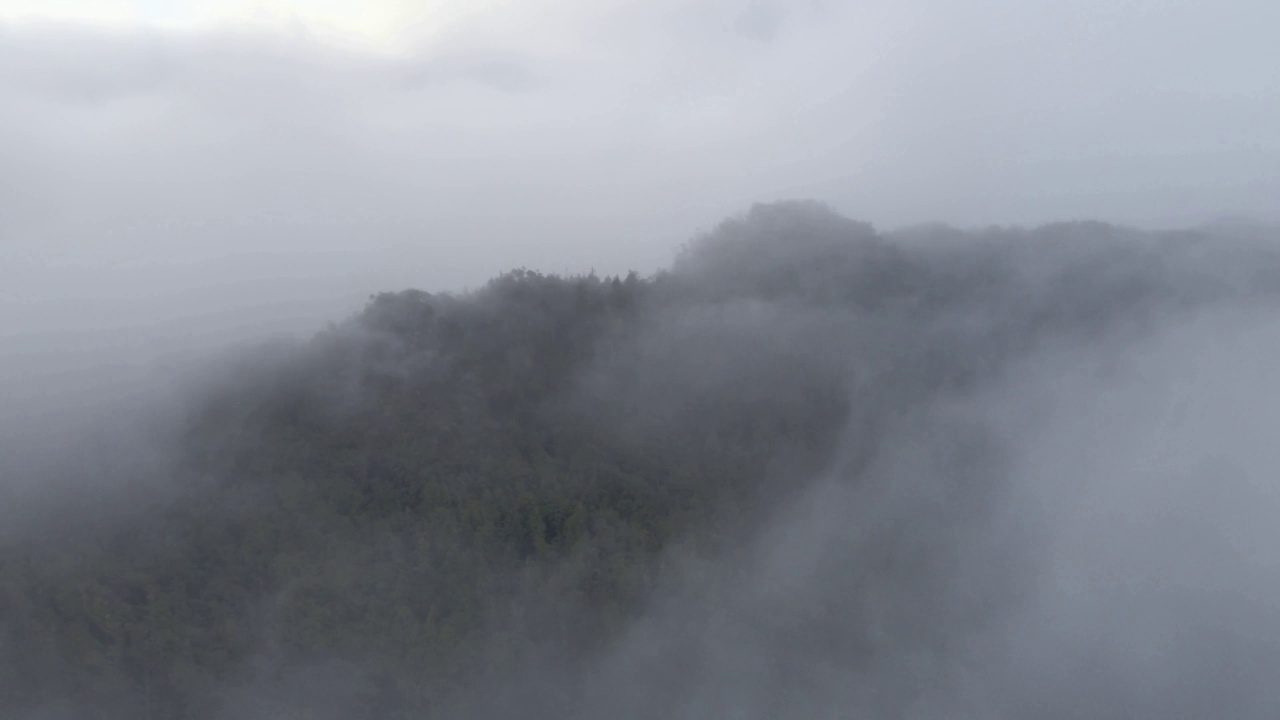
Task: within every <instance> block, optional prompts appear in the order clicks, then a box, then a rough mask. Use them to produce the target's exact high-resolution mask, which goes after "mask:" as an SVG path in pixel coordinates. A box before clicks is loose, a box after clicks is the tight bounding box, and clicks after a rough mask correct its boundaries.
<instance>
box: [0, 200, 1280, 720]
mask: <svg viewBox="0 0 1280 720" xmlns="http://www.w3.org/2000/svg"><path fill="white" fill-rule="evenodd" d="M1277 240H1280V238H1277V237H1276V235H1275V233H1274V231H1272V230H1271V229H1269V228H1266V227H1263V226H1249V225H1244V224H1239V223H1235V224H1219V225H1217V226H1214V227H1211V228H1200V229H1193V230H1186V231H1178V232H1167V233H1153V232H1140V231H1136V230H1129V229H1124V228H1118V227H1115V226H1110V225H1106V224H1101V223H1068V224H1058V225H1050V226H1044V227H1040V228H1035V229H1017V228H1005V229H990V230H984V231H961V230H956V229H951V228H945V227H921V228H914V229H911V230H902V231H898V232H890V233H882V232H878V231H876V230H875V228H873V227H872V226H870V225H868V224H865V223H862V222H856V221H853V220H850V219H848V218H845V217H842V216H840V215H838V214H835V213H833V212H831V211H830V210H828V209H826V208H825V207H823V206H821V205H817V204H811V203H798V202H790V203H776V204H771V205H759V206H755V207H753V208H752V209H751V210H750V211H748V212H746V213H744V214H742V215H740V216H736V217H734V218H730V219H729V220H727V221H726V222H724V223H723V224H722V225H720V226H718V227H717V228H715V229H714V230H713V231H711V232H709V233H707V234H706V235H705V236H703V237H700V238H697V239H695V240H694V241H692V242H691V243H690V244H689V245H688V246H687V247H686V248H685V249H684V250H683V251H682V252H681V253H679V254H678V256H677V258H676V260H675V261H674V262H673V263H672V265H671V267H670V268H669V269H668V270H666V271H663V272H661V273H658V274H656V275H654V276H652V277H649V278H641V277H639V276H636V275H632V276H629V277H625V278H600V277H595V276H583V277H570V278H561V277H555V276H545V275H540V274H538V273H533V272H527V271H521V272H514V273H511V274H508V275H504V276H502V277H499V278H497V279H495V280H494V281H493V282H491V283H489V284H488V285H485V286H484V287H482V288H480V289H478V290H476V291H474V292H469V293H462V294H457V295H449V294H443V293H440V294H433V293H428V292H423V291H406V292H402V293H388V294H384V295H380V296H378V297H377V298H375V299H374V300H372V301H371V302H370V303H369V305H368V307H366V309H365V310H364V311H363V312H362V313H360V314H359V315H357V316H355V317H353V318H351V319H349V320H347V321H344V322H342V323H339V324H336V325H334V326H332V327H331V328H329V329H328V330H325V331H324V332H321V333H319V334H317V335H316V336H315V337H314V338H312V339H311V340H309V341H287V342H281V343H278V344H275V345H273V346H271V347H269V348H261V349H256V350H251V351H247V352H241V353H237V354H233V355H232V356H230V357H222V358H221V359H219V360H218V361H217V362H212V363H205V364H203V365H200V366H199V368H198V369H196V367H195V366H193V367H192V368H189V369H188V370H187V371H186V372H185V374H183V375H175V376H172V379H171V381H170V384H169V385H167V386H166V387H167V388H168V389H166V390H165V391H164V392H163V393H159V394H158V399H157V400H156V401H155V402H151V401H148V402H146V403H141V404H142V405H145V406H146V407H145V408H144V409H145V410H146V412H142V411H137V412H130V413H119V414H118V415H113V416H111V417H89V418H84V419H83V420H82V423H81V425H82V426H84V427H88V428H90V429H92V430H93V431H94V432H98V433H99V435H100V436H102V437H104V438H106V439H104V440H103V441H102V442H100V443H99V444H98V445H97V446H89V445H85V444H83V443H81V442H79V440H80V439H81V438H83V437H84V436H83V435H75V434H65V435H60V436H57V437H58V439H59V440H61V441H65V442H67V443H70V444H68V445H66V447H68V448H72V451H69V452H66V453H62V454H59V453H56V452H53V453H46V455H44V456H42V457H46V458H47V457H56V458H59V459H60V461H61V463H62V464H61V465H57V466H56V467H58V468H63V469H64V471H65V473H71V475H70V476H71V477H74V478H78V480H77V482H81V483H82V485H80V486H75V485H67V484H66V483H65V482H63V484H61V485H59V484H58V482H48V481H47V480H48V478H49V477H52V478H54V479H55V480H56V478H57V477H59V476H57V475H46V474H44V473H46V472H47V471H48V469H49V468H50V467H55V466H52V465H48V464H43V465H42V464H39V463H36V462H34V461H33V462H31V463H27V464H23V463H17V462H14V461H12V460H10V461H8V462H7V464H6V466H5V468H4V469H5V471H6V473H7V475H6V478H7V479H6V483H7V485H6V490H7V491H8V492H10V494H13V493H14V488H18V487H21V488H24V489H25V495H23V497H25V498H26V500H25V501H24V502H32V501H33V500H32V498H37V499H40V504H39V506H40V507H41V508H42V514H40V515H39V516H38V518H39V521H38V522H35V523H31V522H28V524H27V526H26V527H25V528H24V529H23V530H22V531H21V532H18V531H11V532H9V533H8V534H7V535H6V540H7V544H6V545H5V546H4V547H3V548H2V553H0V610H3V614H2V615H0V617H2V618H3V620H4V623H5V624H4V626H3V627H0V630H2V631H3V633H0V639H5V640H6V641H7V654H0V689H4V688H7V689H8V690H7V693H8V694H7V695H6V697H8V698H13V699H11V700H5V701H4V702H9V703H10V704H9V705H5V704H4V702H0V708H5V709H12V712H13V713H15V714H16V716H17V717H23V715H22V714H18V713H30V712H35V713H36V714H34V715H31V717H84V716H89V715H91V713H89V710H87V708H94V707H98V708H102V712H101V713H99V714H100V715H102V716H105V717H113V718H114V717H138V716H140V715H142V716H146V715H150V716H151V717H157V718H170V717H173V718H178V717H182V718H219V719H220V720H257V719H258V718H268V717H273V718H274V717H280V716H282V715H284V716H287V714H288V713H305V714H308V716H310V717H315V718H324V719H325V720H329V719H332V720H338V719H339V718H387V719H388V720H390V719H401V718H405V719H407V718H495V719H496V718H506V717H512V716H515V715H521V716H524V717H531V718H548V719H549V718H553V717H554V718H563V717H570V718H583V719H584V720H586V719H594V718H604V717H618V718H624V719H626V718H631V719H634V720H649V719H650V718H652V719H655V720H656V719H657V718H689V719H692V718H745V719H748V720H751V719H754V718H760V719H761V720H763V719H764V718H776V717H795V718H799V719H801V720H826V719H827V718H846V717H885V718H911V719H913V720H936V719H937V718H944V717H945V718H955V717H961V718H975V719H977V718H1009V719H1010V720H1013V719H1015V718H1025V717H1049V718H1078V717H1099V718H1132V717H1142V718H1148V717H1149V718H1162V719H1163V718H1168V717H1204V716H1207V715H1213V716H1215V717H1222V718H1231V719H1233V720H1234V719H1236V718H1240V719H1246V718H1248V719H1252V718H1265V717H1273V716H1274V715H1275V714H1276V713H1277V712H1278V711H1280V695H1277V693H1275V692H1274V691H1273V690H1272V689H1271V683H1270V682H1269V679H1270V678H1273V677H1275V676H1276V675H1277V673H1280V605H1278V604H1277V603H1276V602H1275V601H1274V599H1273V598H1274V596H1275V595H1276V590H1280V588H1277V587H1275V583H1276V580H1275V577H1276V576H1277V574H1276V572H1275V571H1276V569H1277V568H1276V565H1277V561H1278V560H1280V556H1278V555H1277V551H1275V550H1274V548H1275V547H1280V545H1278V544H1277V542H1276V541H1277V540H1280V530H1277V529H1275V528H1277V527H1280V526H1278V525H1277V524H1276V523H1275V522H1274V518H1275V516H1276V513H1277V511H1280V487H1277V485H1276V483H1275V480H1274V479H1273V478H1274V473H1275V470H1276V469H1277V468H1278V467H1280V454H1278V453H1280V450H1277V449H1276V448H1275V443H1272V442H1270V437H1271V435H1272V434H1273V430H1274V428H1275V427H1277V426H1280V425H1278V422H1280V417H1273V416H1275V415H1277V414H1280V410H1277V408H1280V404H1278V403H1277V401H1280V385H1277V384H1276V383H1275V379H1276V378H1275V371H1274V370H1273V369H1272V368H1273V366H1274V363H1272V362H1270V359H1271V358H1273V357H1275V354H1276V351H1277V350H1280V315H1278V314H1277V311H1278V310H1280V246H1276V245H1274V243H1275V242H1276V241H1277ZM148 403H149V404H148ZM157 408H159V409H162V410H163V411H164V414H157V412H158V410H156V409H157ZM138 418H142V419H145V420H146V421H147V422H149V423H150V425H146V424H145V423H143V422H142V421H141V420H138ZM104 427H108V428H110V429H111V430H112V432H114V433H115V434H114V435H111V434H110V433H107V434H105V435H103V432H102V429H103V428H104ZM143 427H150V428H152V429H153V430H154V431H152V430H148V431H139V430H138V428H143ZM46 446H48V447H53V448H56V447H58V445H57V443H56V442H53V441H46ZM99 468H103V469H104V472H101V473H98V472H96V471H97V469H99ZM89 478H93V479H96V480H97V481H98V483H99V485H98V486H96V488H95V492H96V494H93V493H90V494H85V493H76V492H68V491H67V488H68V487H73V488H74V487H90V486H91V485H90V484H84V483H88V480H87V479H89ZM139 479H142V480H145V482H140V481H139ZM39 488H46V490H47V491H46V492H45V493H44V495H43V496H42V495H41V493H40V491H39ZM33 489H34V490H33ZM85 498H111V499H112V503H101V502H100V501H98V500H95V501H94V502H86V501H85ZM94 503H98V504H101V505H102V506H103V507H106V508H110V507H119V508H122V509H121V510H120V511H118V512H114V513H106V514H105V516H98V515H96V514H95V513H93V512H86V510H91V509H92V506H93V505H94ZM86 506H89V507H86ZM19 507H20V506H19ZM30 507H35V506H34V505H32V506H30ZM9 512H10V513H13V512H14V511H13V510H10V511H9ZM60 512H61V514H59V513H60ZM24 517H37V516H31V515H30V513H26V514H25V515H24ZM85 517H90V518H96V519H97V520H99V522H96V523H89V524H87V525H86V524H85V523H84V522H82V520H81V518H85ZM14 527H19V526H17V525H15V526H14ZM71 530H74V532H70V531H71ZM35 531H38V532H35ZM41 708H43V709H41ZM42 713H43V714H42ZM50 713H52V714H50ZM58 713H63V714H61V715H59V714H58Z"/></svg>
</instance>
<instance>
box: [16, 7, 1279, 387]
mask: <svg viewBox="0 0 1280 720" xmlns="http://www.w3.org/2000/svg"><path fill="white" fill-rule="evenodd" d="M423 7H425V8H427V9H425V10H422V9H416V8H423ZM1277 28H1280V3H1277V2H1275V0H1164V1H1162V2H1161V1H1157V0H1060V1H1059V0H1046V1H1043V2H1027V1H1026V0H867V1H865V2H856V1H855V0H645V1H643V2H640V1H636V0H443V1H441V2H431V3H427V2H421V0H327V1H322V0H305V1H304V0H273V1H270V2H267V1H255V0H61V1H59V0H3V2H0V348H2V349H0V372H3V373H7V374H8V378H7V379H8V380H9V381H11V382H0V387H11V386H13V385H15V383H13V382H12V381H13V380H15V379H17V380H23V379H27V378H34V377H36V376H41V377H46V376H51V375H52V374H56V373H57V372H61V371H62V368H64V366H66V365H67V364H68V363H73V364H77V363H78V364H80V365H84V364H86V363H88V364H93V363H99V364H101V363H107V362H126V361H128V362H133V361H135V360H138V359H139V358H154V357H155V356H156V355H157V354H162V353H164V352H168V351H171V350H174V349H177V348H189V347H196V346H208V345H216V344H218V343H221V342H225V341H227V340H228V339H232V338H247V337H254V336H256V335H260V334H262V333H267V332H271V331H275V330H280V329H289V330H297V331H302V332H305V331H307V330H309V329H311V328H315V327H319V326H320V325H322V324H323V322H324V321H325V320H328V319H340V318H341V317H343V316H345V315H347V314H349V313H351V312H354V311H355V310H357V309H358V308H359V306H360V304H361V302H362V301H363V299H364V298H365V297H366V296H367V295H368V294H369V293H372V292H376V291H380V290H384V289H400V288H403V287H407V286H418V287H424V288H426V289H454V288H460V287H465V286H474V285H476V284H479V283H480V282H482V281H483V280H484V279H485V278H487V277H488V276H490V275H492V274H493V273H495V272H498V271H501V270H504V269H508V268H511V267H516V266H530V267H534V268H537V269H541V270H547V271H555V272H560V271H566V270H567V271H574V272H576V271H585V270H588V269H591V268H596V269H598V270H600V271H603V272H618V271H625V270H626V269H630V268H636V269H639V270H642V271H648V270H652V269H654V268H656V267H658V266H659V265H661V264H663V263H664V262H666V260H667V259H668V257H669V256H670V253H671V251H672V249H673V248H674V247H676V246H677V245H679V243H681V242H682V241H684V240H686V239H688V237H689V236H690V235H691V234H693V233H694V232H696V231H697V230H699V229H701V228H706V227H709V226H710V225H712V224H714V223H715V222H716V221H718V220H720V219H721V218H722V217H723V216H724V215H726V214H728V213H732V212H736V211H739V210H742V209H745V207H746V206H747V205H748V204H749V203H751V202H753V201H757V200H773V199H780V198H797V197H804V198H817V199H821V200H826V201H828V202H830V203H831V204H833V205H834V206H835V207H836V208H837V209H839V210H841V211H843V212H845V213H847V214H849V215H852V216H855V217H857V218H860V219H864V220H868V221H871V222H873V223H875V224H876V225H877V226H880V227H893V226H897V225H901V224H906V223H914V222H921V221H937V220H941V221H948V222H952V223H956V224H960V225H975V224H989V223H999V224H1006V223H1034V222H1040V221H1047V220H1055V219H1073V218H1084V217H1088V218H1097V219H1104V220H1113V221H1119V222H1125V223H1134V224H1141V225H1150V226H1169V225H1179V224H1185V223H1190V222H1196V221H1199V220H1203V219H1207V218H1210V217H1214V216H1218V215H1248V216H1254V217H1259V218H1264V219H1273V220H1274V219H1277V216H1278V214H1280V210H1277V207H1278V204H1277V203H1276V201H1275V199H1276V198H1280V170H1278V168H1280V43H1277V42H1276V33H1277ZM72 358H74V361H73V360H72ZM19 375H21V377H19ZM0 379H6V378H0ZM16 384H18V385H20V384H22V383H21V382H19V383H16ZM31 387H35V385H34V384H32V385H31ZM9 392H13V391H12V390H9Z"/></svg>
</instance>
